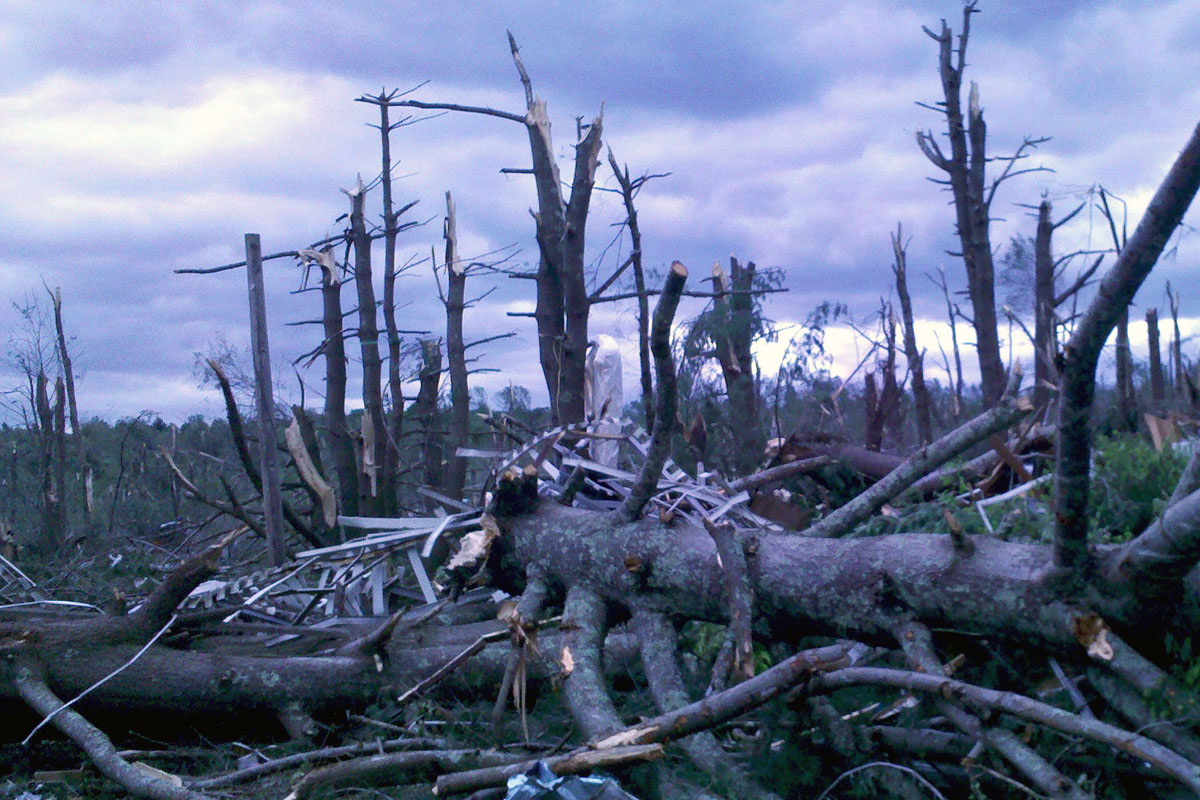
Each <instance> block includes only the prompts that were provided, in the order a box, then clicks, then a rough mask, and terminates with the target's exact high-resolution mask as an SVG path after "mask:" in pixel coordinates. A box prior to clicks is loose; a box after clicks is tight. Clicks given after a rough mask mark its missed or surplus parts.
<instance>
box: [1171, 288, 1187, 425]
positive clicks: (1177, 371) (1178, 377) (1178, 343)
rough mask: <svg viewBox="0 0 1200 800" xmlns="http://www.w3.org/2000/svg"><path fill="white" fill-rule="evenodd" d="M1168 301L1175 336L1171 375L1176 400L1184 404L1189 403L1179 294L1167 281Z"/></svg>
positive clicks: (1173, 339) (1172, 344) (1172, 346)
mask: <svg viewBox="0 0 1200 800" xmlns="http://www.w3.org/2000/svg"><path fill="white" fill-rule="evenodd" d="M1167 300H1168V301H1169V302H1170V304H1171V328H1172V333H1173V334H1174V337H1173V338H1172V339H1171V362H1172V363H1171V369H1172V373H1171V374H1172V380H1173V381H1174V384H1175V397H1176V400H1177V402H1179V403H1180V404H1183V403H1186V402H1187V379H1186V378H1185V377H1184V368H1183V341H1182V337H1181V336H1180V333H1179V292H1177V291H1172V290H1171V282H1170V281H1167Z"/></svg>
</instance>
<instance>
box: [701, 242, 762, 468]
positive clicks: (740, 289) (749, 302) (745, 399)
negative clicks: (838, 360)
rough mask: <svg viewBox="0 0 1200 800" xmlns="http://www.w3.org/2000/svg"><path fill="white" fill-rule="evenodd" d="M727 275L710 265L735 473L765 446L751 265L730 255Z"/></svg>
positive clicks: (758, 456)
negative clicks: (756, 372)
mask: <svg viewBox="0 0 1200 800" xmlns="http://www.w3.org/2000/svg"><path fill="white" fill-rule="evenodd" d="M729 269H730V272H729V274H728V275H726V273H725V270H723V269H722V268H721V265H720V263H716V264H713V273H712V274H713V293H714V295H715V296H714V298H713V324H712V332H713V333H712V338H713V345H714V347H715V349H716V358H717V363H718V364H720V365H721V376H722V377H723V378H724V380H725V394H726V396H727V397H728V399H729V408H728V418H729V419H730V420H731V421H732V424H731V427H732V428H733V430H732V438H733V441H734V442H736V443H737V449H736V450H735V452H734V453H733V462H734V466H735V468H736V470H737V472H738V474H740V475H748V474H749V473H751V472H753V471H754V469H755V467H757V466H758V462H759V460H760V459H762V455H763V447H764V445H765V444H766V436H767V432H766V427H765V426H764V425H763V419H762V413H761V407H760V406H761V403H760V402H759V397H758V387H757V385H756V384H755V381H754V353H753V351H752V346H753V344H754V327H755V326H754V296H753V294H752V292H753V289H754V274H755V266H754V262H753V261H751V262H749V263H747V264H746V265H745V266H743V265H742V264H741V263H739V262H738V260H737V258H735V257H733V256H730V257H729Z"/></svg>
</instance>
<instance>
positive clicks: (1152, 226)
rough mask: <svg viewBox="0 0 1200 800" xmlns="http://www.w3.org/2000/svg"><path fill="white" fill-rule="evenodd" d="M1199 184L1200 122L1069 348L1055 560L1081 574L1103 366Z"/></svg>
mask: <svg viewBox="0 0 1200 800" xmlns="http://www.w3.org/2000/svg"><path fill="white" fill-rule="evenodd" d="M1197 189H1200V126H1198V127H1197V128H1196V129H1194V130H1193V131H1192V134H1191V137H1190V138H1189V139H1188V141H1187V143H1186V144H1185V145H1184V148H1183V150H1182V151H1181V152H1180V154H1179V156H1178V157H1177V158H1176V160H1175V163H1174V164H1172V165H1171V169H1170V171H1169V172H1168V173H1167V175H1166V177H1165V178H1164V179H1163V181H1162V183H1161V184H1160V185H1159V187H1158V190H1157V191H1156V192H1155V193H1154V197H1153V198H1151V200H1150V205H1149V206H1148V207H1147V209H1146V213H1145V215H1144V216H1143V217H1142V219H1141V221H1140V222H1138V225H1137V228H1136V229H1135V230H1134V232H1133V235H1132V236H1131V237H1129V241H1128V242H1127V243H1126V244H1125V246H1124V247H1123V248H1122V249H1121V253H1120V255H1119V256H1118V257H1117V261H1116V263H1115V264H1113V266H1112V267H1111V268H1110V269H1109V271H1108V274H1107V275H1105V276H1104V279H1103V280H1102V281H1101V282H1100V287H1099V289H1098V291H1097V293H1096V297H1095V299H1094V300H1093V301H1092V302H1091V304H1090V305H1089V306H1088V308H1087V310H1086V311H1085V312H1084V314H1083V317H1082V318H1081V319H1080V320H1079V324H1078V326H1077V327H1076V328H1075V333H1074V335H1073V336H1072V337H1071V341H1070V342H1069V343H1068V344H1067V346H1066V347H1065V348H1064V350H1063V388H1062V394H1061V397H1060V400H1059V406H1058V408H1059V423H1058V437H1059V438H1058V450H1057V453H1056V456H1055V464H1054V466H1055V483H1054V514H1055V538H1054V563H1055V565H1056V566H1058V567H1059V568H1062V569H1066V570H1069V571H1071V572H1074V573H1076V574H1077V576H1079V575H1086V573H1087V571H1088V569H1089V566H1090V556H1089V554H1088V549H1087V531H1088V518H1087V507H1088V495H1089V492H1090V491H1091V487H1090V484H1089V465H1090V461H1091V414H1092V401H1093V399H1094V398H1095V392H1096V365H1097V364H1098V363H1099V360H1100V353H1101V350H1102V348H1103V347H1104V343H1105V342H1106V341H1107V340H1108V337H1109V335H1110V334H1111V333H1112V329H1113V327H1114V326H1115V325H1116V324H1117V321H1118V319H1120V317H1121V314H1122V313H1123V312H1124V311H1125V310H1126V309H1127V308H1128V307H1129V303H1130V302H1131V301H1132V300H1133V297H1134V295H1135V294H1136V293H1137V290H1138V288H1139V287H1140V286H1141V285H1142V282H1143V281H1144V280H1145V279H1146V276H1147V275H1149V274H1150V270H1151V269H1153V267H1154V264H1155V263H1156V262H1157V261H1158V257H1159V255H1160V254H1161V253H1162V250H1163V247H1164V246H1165V245H1166V243H1167V240H1168V239H1169V238H1170V236H1171V234H1172V232H1174V230H1175V228H1176V227H1178V225H1179V222H1180V221H1181V220H1182V219H1183V215H1184V213H1185V212H1186V211H1187V209H1188V206H1190V205H1191V202H1192V199H1193V198H1194V197H1195V195H1196V191H1197Z"/></svg>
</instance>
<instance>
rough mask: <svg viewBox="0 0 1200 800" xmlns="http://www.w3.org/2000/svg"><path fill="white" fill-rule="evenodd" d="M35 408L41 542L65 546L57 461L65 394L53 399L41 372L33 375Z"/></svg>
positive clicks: (54, 547)
mask: <svg viewBox="0 0 1200 800" xmlns="http://www.w3.org/2000/svg"><path fill="white" fill-rule="evenodd" d="M33 380H34V391H33V407H34V410H35V411H36V412H37V424H38V442H39V444H40V445H41V451H42V452H41V456H42V492H41V494H42V496H41V527H42V539H41V544H42V546H44V547H45V548H46V549H47V550H51V551H53V550H55V549H57V548H60V547H62V545H63V543H64V541H65V539H66V530H67V525H66V516H65V514H64V507H63V502H62V494H60V493H59V489H58V480H57V478H58V475H59V467H60V465H59V464H58V463H56V455H57V452H58V449H59V448H58V444H59V438H60V437H59V435H58V434H59V431H58V427H57V422H58V420H59V419H60V418H61V417H62V416H63V414H62V409H63V396H62V394H61V393H60V394H57V395H56V396H55V398H54V403H53V405H52V404H51V402H50V392H49V383H50V381H49V379H48V378H47V377H46V373H44V372H41V371H39V372H38V374H37V375H36V376H35V377H34V378H33Z"/></svg>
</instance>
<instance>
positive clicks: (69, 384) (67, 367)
mask: <svg viewBox="0 0 1200 800" xmlns="http://www.w3.org/2000/svg"><path fill="white" fill-rule="evenodd" d="M46 291H50V288H49V287H46ZM50 300H51V301H52V302H53V304H54V332H55V335H56V341H57V347H58V360H59V363H60V364H62V371H63V379H64V386H65V387H66V394H67V409H68V411H69V413H70V420H71V438H72V440H73V441H74V445H75V461H76V463H77V465H78V466H77V468H78V469H79V470H80V471H81V473H82V477H83V486H84V492H83V507H84V513H85V514H87V515H89V516H90V515H91V513H92V493H91V491H90V487H91V483H92V465H91V464H89V463H88V462H87V459H86V457H85V456H84V451H83V429H82V428H81V427H80V425H79V406H78V405H76V402H75V368H74V366H73V365H72V363H71V351H70V350H69V349H68V348H67V334H66V330H65V328H64V326H63V315H62V289H60V288H58V287H55V289H54V291H52V292H50ZM1176 329H1178V325H1176Z"/></svg>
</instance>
